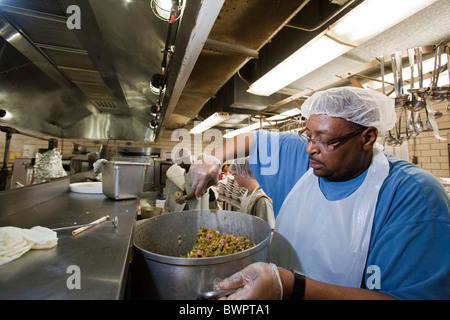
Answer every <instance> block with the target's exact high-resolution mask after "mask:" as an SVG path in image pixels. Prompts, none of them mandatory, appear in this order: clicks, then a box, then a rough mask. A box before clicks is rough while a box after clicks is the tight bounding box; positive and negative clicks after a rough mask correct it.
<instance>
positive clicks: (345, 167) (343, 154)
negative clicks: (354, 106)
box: [305, 115, 371, 181]
mask: <svg viewBox="0 0 450 320" xmlns="http://www.w3.org/2000/svg"><path fill="white" fill-rule="evenodd" d="M364 133H365V131H364V128H363V129H361V128H359V129H358V128H356V127H355V125H354V124H352V123H351V122H349V121H346V120H344V119H341V118H333V117H329V116H326V115H312V116H311V117H310V118H309V120H308V124H307V127H306V132H305V134H306V135H307V137H308V138H309V139H310V142H309V143H308V146H307V148H306V152H307V153H308V154H309V158H310V166H311V168H313V170H314V174H315V175H316V176H318V177H322V178H326V179H328V180H331V181H347V180H350V179H353V178H355V177H357V176H358V175H360V174H361V173H362V172H364V171H365V170H366V169H367V168H368V166H369V165H370V160H369V162H367V161H368V157H367V155H368V153H367V150H366V151H364V150H363V144H364V141H365V140H364ZM342 137H343V139H342V140H340V139H339V138H342ZM335 139H336V140H335ZM330 140H331V141H330ZM333 141H338V142H336V143H331V144H329V143H330V142H333ZM370 159H371V158H370Z"/></svg>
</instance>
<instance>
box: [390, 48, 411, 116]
mask: <svg viewBox="0 0 450 320" xmlns="http://www.w3.org/2000/svg"><path fill="white" fill-rule="evenodd" d="M391 60H392V69H393V72H394V86H395V94H396V98H395V107H396V108H401V107H403V106H405V104H406V103H407V102H408V95H405V94H404V91H403V74H402V73H403V70H402V53H401V51H397V52H395V53H393V54H392V55H391Z"/></svg>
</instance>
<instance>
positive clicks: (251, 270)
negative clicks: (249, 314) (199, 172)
mask: <svg viewBox="0 0 450 320" xmlns="http://www.w3.org/2000/svg"><path fill="white" fill-rule="evenodd" d="M239 287H242V288H241V289H239V290H238V291H236V292H235V293H233V294H231V295H229V296H228V297H227V300H281V299H282V298H283V286H282V284H281V279H280V274H279V273H278V268H277V266H276V265H274V264H273V263H270V264H269V263H265V262H255V263H253V264H251V265H249V266H247V267H246V268H244V269H243V270H241V271H239V272H237V273H235V274H233V275H232V276H230V277H228V278H226V279H225V280H222V281H221V282H220V283H219V284H218V286H217V288H216V289H233V288H239Z"/></svg>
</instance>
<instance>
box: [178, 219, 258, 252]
mask: <svg viewBox="0 0 450 320" xmlns="http://www.w3.org/2000/svg"><path fill="white" fill-rule="evenodd" d="M254 246H255V244H254V243H253V242H251V241H250V239H248V238H247V237H246V236H244V235H243V236H239V237H237V236H235V235H234V234H228V233H223V234H220V232H218V231H216V230H214V229H212V228H206V227H201V228H200V229H199V231H198V233H197V236H196V242H195V244H194V246H193V247H192V250H191V251H190V252H189V253H188V254H187V255H186V256H185V257H186V258H207V257H218V256H225V255H227V254H232V253H237V252H241V251H244V250H246V249H250V248H252V247H254Z"/></svg>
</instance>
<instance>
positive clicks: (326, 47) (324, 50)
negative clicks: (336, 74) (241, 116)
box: [247, 36, 352, 96]
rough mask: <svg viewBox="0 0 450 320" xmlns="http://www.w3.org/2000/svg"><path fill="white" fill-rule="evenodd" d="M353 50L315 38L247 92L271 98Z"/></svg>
mask: <svg viewBox="0 0 450 320" xmlns="http://www.w3.org/2000/svg"><path fill="white" fill-rule="evenodd" d="M351 49H352V47H348V46H345V45H342V44H339V43H337V42H336V41H334V40H331V39H330V38H328V37H324V36H321V37H318V38H315V39H313V40H312V41H310V42H309V43H308V44H306V45H305V46H303V47H302V48H300V50H298V51H296V52H295V53H293V54H292V55H291V56H289V57H288V58H287V59H286V60H284V61H283V62H281V63H280V64H279V65H277V66H276V67H275V68H274V69H272V70H271V71H269V72H268V73H266V74H265V75H264V76H263V77H262V78H260V79H259V80H257V81H256V82H255V83H253V84H252V85H251V86H250V88H249V89H248V90H247V92H249V93H253V94H256V95H261V96H269V95H271V94H273V93H274V92H277V91H278V90H280V89H282V88H284V87H286V86H287V85H289V84H290V83H292V82H294V81H295V80H297V79H300V78H301V77H303V76H305V75H307V74H308V73H310V72H311V71H314V70H316V69H317V68H319V67H321V66H323V65H324V64H326V63H328V62H330V61H332V60H334V59H336V58H337V57H339V56H341V55H343V54H344V53H346V52H347V51H350V50H351Z"/></svg>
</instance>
